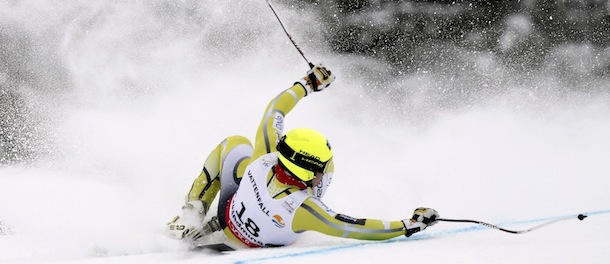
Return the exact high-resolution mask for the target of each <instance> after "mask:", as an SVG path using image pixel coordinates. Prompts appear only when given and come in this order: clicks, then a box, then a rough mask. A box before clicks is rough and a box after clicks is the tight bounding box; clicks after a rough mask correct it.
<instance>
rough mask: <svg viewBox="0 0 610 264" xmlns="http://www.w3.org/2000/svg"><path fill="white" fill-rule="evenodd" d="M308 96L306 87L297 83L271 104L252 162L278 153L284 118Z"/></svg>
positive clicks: (257, 137) (260, 131)
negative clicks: (269, 154) (275, 152)
mask: <svg viewBox="0 0 610 264" xmlns="http://www.w3.org/2000/svg"><path fill="white" fill-rule="evenodd" d="M307 94H308V90H307V89H306V88H305V86H303V85H302V84H301V83H295V84H294V85H293V86H292V87H290V88H289V89H287V90H285V91H283V92H282V93H280V94H278V95H277V96H276V97H275V98H273V100H271V102H269V104H268V105H267V108H266V109H265V114H264V116H263V120H261V123H260V124H259V126H258V130H257V131H256V139H255V142H254V151H253V153H252V160H255V159H257V158H258V157H260V156H262V155H265V154H268V153H271V152H274V151H276V149H275V148H276V146H277V143H278V141H279V138H280V137H281V136H282V134H283V130H284V117H285V116H286V115H287V114H288V113H289V112H290V111H291V110H292V109H293V108H294V106H295V105H296V104H297V103H298V102H299V100H301V99H302V98H303V97H305V96H306V95H307Z"/></svg>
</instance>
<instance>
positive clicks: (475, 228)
mask: <svg viewBox="0 0 610 264" xmlns="http://www.w3.org/2000/svg"><path fill="white" fill-rule="evenodd" d="M582 214H583V215H586V216H595V215H603V214H610V210H601V211H591V212H585V213H582ZM577 215H578V214H575V215H564V216H555V217H544V218H536V219H528V220H523V221H511V222H507V223H503V224H499V225H498V226H506V225H516V224H528V223H535V222H542V221H549V220H554V219H558V218H564V217H570V216H574V219H576V217H577ZM486 229H489V228H488V227H485V226H482V225H472V226H469V227H464V228H456V229H450V230H443V231H440V232H435V233H419V234H415V235H413V236H411V237H409V238H407V237H400V238H395V239H391V240H385V241H365V242H359V243H350V244H342V245H333V246H326V247H322V248H316V249H311V250H304V251H301V252H295V253H282V254H278V255H275V256H267V257H261V258H253V259H246V260H240V261H236V262H235V263H236V264H243V263H256V262H263V261H267V260H276V259H283V258H291V257H303V256H311V255H321V254H326V253H331V252H336V251H341V250H346V249H352V248H358V247H363V246H371V245H382V244H391V243H400V242H406V241H414V240H422V239H429V238H434V237H443V236H448V235H454V234H459V233H466V232H472V231H480V230H486Z"/></svg>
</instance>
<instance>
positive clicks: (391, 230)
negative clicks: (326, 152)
mask: <svg viewBox="0 0 610 264" xmlns="http://www.w3.org/2000/svg"><path fill="white" fill-rule="evenodd" d="M292 230H293V231H295V232H302V231H317V232H320V233H323V234H326V235H330V236H336V237H343V238H353V239H360V240H386V239H390V238H394V237H397V236H402V235H404V234H405V228H404V224H403V223H402V221H383V220H377V219H357V218H353V217H350V216H346V215H343V214H337V213H335V212H333V211H332V210H330V209H329V208H328V207H326V205H324V203H322V202H321V201H320V200H317V199H315V198H312V197H310V198H307V200H305V202H304V203H303V204H302V205H301V207H299V208H298V209H297V211H296V213H295V217H294V220H293V221H292Z"/></svg>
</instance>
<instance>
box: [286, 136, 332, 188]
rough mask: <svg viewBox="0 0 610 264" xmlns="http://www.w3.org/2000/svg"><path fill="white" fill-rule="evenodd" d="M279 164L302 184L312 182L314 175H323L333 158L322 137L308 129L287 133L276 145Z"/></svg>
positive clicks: (327, 144)
mask: <svg viewBox="0 0 610 264" xmlns="http://www.w3.org/2000/svg"><path fill="white" fill-rule="evenodd" d="M277 150H278V151H279V153H280V155H279V163H280V164H281V165H282V166H284V168H286V169H287V170H288V172H290V173H291V174H292V175H293V176H295V177H297V178H299V179H300V180H302V181H304V182H308V181H311V180H313V178H314V176H315V173H316V172H320V173H324V172H325V171H326V170H327V165H328V164H329V163H332V162H329V161H331V158H332V157H333V152H332V151H331V149H330V144H329V143H328V140H327V139H326V137H325V136H324V135H322V134H321V133H320V132H318V131H316V130H313V129H309V128H296V129H293V130H290V131H288V133H286V135H284V136H283V137H282V138H281V139H280V142H279V143H278V145H277Z"/></svg>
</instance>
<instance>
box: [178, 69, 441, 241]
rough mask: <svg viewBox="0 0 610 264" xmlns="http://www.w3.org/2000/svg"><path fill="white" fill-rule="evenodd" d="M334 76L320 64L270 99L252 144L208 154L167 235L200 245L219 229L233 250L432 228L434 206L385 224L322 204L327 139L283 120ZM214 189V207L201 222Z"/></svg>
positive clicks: (233, 142) (329, 166)
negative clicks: (305, 235)
mask: <svg viewBox="0 0 610 264" xmlns="http://www.w3.org/2000/svg"><path fill="white" fill-rule="evenodd" d="M334 79H335V76H334V75H333V74H332V73H331V71H329V70H327V69H326V68H325V67H323V66H321V65H318V66H315V67H313V68H312V69H311V70H310V71H308V72H307V76H305V77H304V78H302V79H301V80H299V81H297V82H296V83H295V84H294V85H293V86H292V87H291V88H289V89H287V90H285V91H283V92H281V93H280V94H279V95H277V96H276V97H275V98H273V99H272V100H271V102H270V103H269V104H268V106H267V108H266V110H265V113H264V116H263V119H262V121H261V123H260V125H259V127H258V130H257V133H256V139H255V142H254V147H253V146H252V144H251V143H250V141H249V140H248V139H247V138H245V137H243V136H231V137H228V138H226V139H225V140H223V141H222V142H221V143H220V144H219V145H218V146H217V147H216V148H215V149H214V150H213V151H212V152H211V153H210V155H209V156H208V158H207V159H206V161H205V164H204V167H203V170H202V172H201V174H200V175H199V177H197V178H196V179H195V181H194V182H193V185H192V187H191V189H190V191H189V193H188V195H187V197H186V203H185V204H184V206H183V207H182V215H180V216H176V217H174V219H173V220H172V221H170V222H169V223H168V224H167V230H168V231H169V233H170V234H171V235H172V236H174V237H176V238H178V239H185V240H186V241H188V242H189V243H190V244H191V245H192V246H194V247H197V246H200V245H204V244H206V243H209V242H208V241H206V239H205V238H206V237H208V235H210V234H212V233H213V232H215V231H221V230H222V231H223V233H224V234H225V235H226V237H227V238H228V239H227V240H226V242H227V243H228V244H230V245H232V246H233V247H243V246H244V245H245V246H248V247H274V246H284V245H289V244H291V243H292V242H294V241H295V239H296V238H297V236H298V234H299V233H301V232H303V231H317V232H320V233H323V234H326V235H331V236H336V237H345V238H353V239H361V240H385V239H390V238H394V237H397V236H401V235H406V236H411V235H412V234H414V233H416V232H419V231H421V230H424V229H425V228H426V227H428V226H431V225H434V224H435V223H436V222H437V220H436V219H437V218H438V217H439V215H438V213H437V212H436V211H435V210H434V209H431V208H423V207H420V208H417V209H415V211H414V213H413V216H412V217H411V218H409V219H403V220H396V221H383V220H377V219H363V218H362V219H361V218H354V217H350V216H347V215H344V214H338V213H335V212H334V211H333V210H331V209H330V208H328V207H327V206H326V205H325V204H324V203H323V202H322V200H321V199H322V197H323V196H324V194H325V193H326V190H327V189H328V186H329V185H330V182H331V179H332V177H333V172H334V164H333V159H332V157H333V153H332V150H331V146H330V144H329V143H328V140H327V139H326V137H325V136H324V135H322V134H321V133H319V132H318V131H316V130H313V129H308V128H297V129H293V130H290V131H288V132H287V133H285V134H284V133H283V128H284V124H283V121H284V117H285V116H286V115H287V114H288V113H289V112H290V111H291V110H292V109H293V108H294V106H295V105H296V104H297V102H298V101H299V100H301V99H302V98H304V97H305V96H308V95H311V94H312V93H313V92H319V91H322V90H324V89H325V88H327V87H328V86H329V85H330V84H331V83H332V82H333V81H334ZM218 193H220V194H219V201H218V211H217V213H216V215H215V216H213V217H211V219H209V220H208V221H207V222H205V223H204V219H205V217H206V215H207V214H208V213H209V209H210V205H211V204H212V202H213V201H214V199H215V198H216V196H217V194H218Z"/></svg>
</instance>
